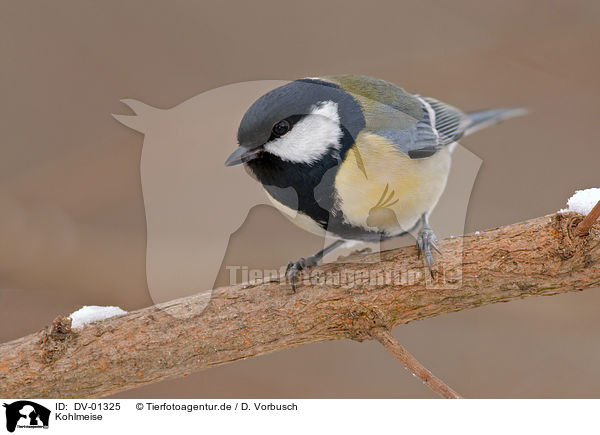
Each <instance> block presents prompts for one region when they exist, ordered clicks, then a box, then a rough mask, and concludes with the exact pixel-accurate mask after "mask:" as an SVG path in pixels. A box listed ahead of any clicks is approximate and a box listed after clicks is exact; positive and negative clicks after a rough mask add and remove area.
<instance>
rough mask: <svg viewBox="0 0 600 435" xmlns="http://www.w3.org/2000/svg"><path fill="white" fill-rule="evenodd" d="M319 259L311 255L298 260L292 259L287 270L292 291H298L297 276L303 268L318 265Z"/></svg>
mask: <svg viewBox="0 0 600 435" xmlns="http://www.w3.org/2000/svg"><path fill="white" fill-rule="evenodd" d="M318 262H319V261H318V259H317V258H316V257H315V256H314V255H311V256H310V257H306V258H300V259H299V260H298V261H290V262H289V263H288V265H287V268H286V270H285V274H286V276H287V277H288V279H289V280H290V283H291V284H292V291H293V292H294V293H296V276H298V273H299V272H300V271H301V270H304V269H308V268H309V267H313V266H316V265H317V263H318Z"/></svg>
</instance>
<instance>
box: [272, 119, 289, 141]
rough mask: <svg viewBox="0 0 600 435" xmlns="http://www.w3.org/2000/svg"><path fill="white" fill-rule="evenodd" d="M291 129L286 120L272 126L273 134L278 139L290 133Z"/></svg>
mask: <svg viewBox="0 0 600 435" xmlns="http://www.w3.org/2000/svg"><path fill="white" fill-rule="evenodd" d="M291 128H292V126H291V124H290V122H289V121H288V120H287V119H284V120H282V121H279V122H278V123H277V124H275V125H274V126H273V134H274V135H275V136H277V137H280V136H283V135H284V134H286V133H287V132H288V131H290V129H291Z"/></svg>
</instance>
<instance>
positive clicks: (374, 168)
mask: <svg viewBox="0 0 600 435" xmlns="http://www.w3.org/2000/svg"><path fill="white" fill-rule="evenodd" d="M523 113H524V111H523V110H522V109H494V110H483V111H478V112H470V113H464V112H462V111H460V110H458V109H457V108H455V107H453V106H450V105H448V104H445V103H442V102H441V101H438V100H435V99H433V98H429V97H423V96H420V95H417V94H412V93H409V92H407V91H405V90H404V89H402V88H400V87H398V86H396V85H394V84H392V83H389V82H386V81H384V80H380V79H376V78H372V77H366V76H359V75H335V76H324V77H317V78H304V79H299V80H296V81H293V82H291V83H288V84H286V85H284V86H281V87H279V88H276V89H274V90H272V91H270V92H268V93H266V94H265V95H263V96H262V97H260V98H259V99H258V100H256V101H255V102H254V103H253V104H252V105H251V106H250V108H249V109H248V110H247V112H246V113H245V115H244V116H243V118H242V120H241V123H240V126H239V129H238V135H237V137H238V143H239V147H238V148H237V149H236V150H235V151H234V152H233V153H232V154H231V155H230V156H229V158H228V159H227V160H226V162H225V165H227V166H233V165H238V164H240V163H243V164H244V165H245V166H246V167H247V169H248V170H249V172H250V174H251V175H252V176H253V177H255V178H256V179H257V180H258V181H259V182H260V183H262V185H263V187H264V189H265V191H266V194H267V196H268V197H269V199H270V200H271V201H272V203H273V204H274V205H275V207H276V208H278V209H279V210H280V211H281V212H282V213H283V214H284V215H285V216H286V217H288V218H289V219H290V220H292V222H294V223H295V224H296V225H298V226H300V227H301V228H303V229H305V230H308V231H310V232H313V233H315V234H318V235H321V236H323V235H330V236H333V237H335V238H337V239H338V240H337V241H335V242H334V243H332V244H331V245H329V246H327V247H326V248H325V249H323V250H321V251H319V252H317V253H316V254H314V255H311V256H309V257H306V258H301V259H299V260H298V261H296V262H290V263H289V264H288V268H287V275H288V277H289V278H290V281H291V284H292V289H293V290H294V291H295V290H296V286H295V279H296V276H297V274H298V272H299V271H300V270H302V269H304V268H307V267H310V266H314V265H316V264H317V263H318V262H319V261H320V260H321V259H322V258H323V256H325V255H326V254H327V253H329V252H331V251H332V250H334V249H336V248H337V247H339V246H341V245H343V244H344V243H346V241H349V240H359V241H366V242H375V241H381V240H385V239H389V238H393V237H398V236H401V235H404V234H406V233H407V232H410V231H413V230H416V229H417V228H419V231H418V236H417V249H418V252H419V255H420V254H421V253H422V254H423V256H424V258H425V261H426V264H427V267H428V268H429V271H430V273H432V264H433V262H434V258H433V253H432V249H435V250H437V251H438V252H439V249H438V247H437V245H436V237H435V234H434V233H433V231H432V229H431V227H430V226H429V221H428V218H429V214H430V213H431V211H432V210H433V208H434V207H435V205H436V204H437V202H438V200H439V198H440V196H441V195H442V193H443V191H444V188H445V186H446V181H447V178H448V174H449V171H450V161H451V153H452V150H453V148H454V146H455V145H456V141H457V140H458V139H460V138H461V137H462V136H464V135H467V134H470V133H472V132H474V131H476V130H479V129H481V128H484V127H487V126H489V125H492V124H495V123H497V122H499V121H502V120H504V119H507V118H511V117H513V116H518V115H521V114H523ZM432 274H433V273H432Z"/></svg>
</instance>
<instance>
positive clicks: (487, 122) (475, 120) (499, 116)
mask: <svg viewBox="0 0 600 435" xmlns="http://www.w3.org/2000/svg"><path fill="white" fill-rule="evenodd" d="M527 113H529V111H528V110H527V109H523V108H512V109H490V110H481V111H478V112H469V113H467V116H468V117H469V120H470V124H469V126H468V127H467V129H466V131H465V135H468V134H471V133H474V132H476V131H479V130H481V129H484V128H486V127H489V126H491V125H494V124H497V123H499V122H502V121H504V120H505V119H509V118H515V117H517V116H523V115H526V114H527Z"/></svg>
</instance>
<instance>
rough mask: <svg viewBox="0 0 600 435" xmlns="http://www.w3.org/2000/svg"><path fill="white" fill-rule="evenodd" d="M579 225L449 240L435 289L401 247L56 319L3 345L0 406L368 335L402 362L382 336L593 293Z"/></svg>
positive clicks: (598, 277) (534, 223) (527, 226)
mask: <svg viewBox="0 0 600 435" xmlns="http://www.w3.org/2000/svg"><path fill="white" fill-rule="evenodd" d="M580 221H581V216H580V215H578V214H575V213H566V214H553V215H550V216H545V217H540V218H536V219H532V220H529V221H526V222H523V223H517V224H514V225H509V226H506V227H501V228H497V229H493V230H490V231H486V232H483V233H481V234H476V235H468V236H464V237H458V238H452V239H446V240H444V241H442V242H440V243H439V246H440V249H441V250H442V253H443V255H441V256H439V257H438V259H437V261H438V263H437V272H438V273H437V274H436V276H437V279H436V281H435V282H431V280H430V278H429V275H428V274H426V273H424V267H423V263H422V260H420V259H418V258H417V255H416V249H415V248H414V247H406V248H401V249H396V250H392V251H386V252H382V253H380V257H378V255H379V254H369V255H364V256H360V257H357V258H355V259H354V262H350V261H349V260H344V261H345V262H344V263H336V264H325V265H323V266H320V267H318V268H315V270H314V271H312V273H311V277H312V278H313V280H312V282H311V281H307V282H302V283H301V284H300V285H299V287H298V292H297V293H296V294H291V291H290V287H289V284H288V283H284V282H279V281H268V282H262V283H253V284H246V285H236V286H230V287H224V288H219V289H216V290H214V291H212V294H211V292H210V291H208V292H202V293H199V294H197V295H194V296H191V297H187V298H183V299H179V300H175V301H172V302H169V303H165V304H159V305H156V306H152V307H148V308H145V309H141V310H138V311H134V312H131V313H128V314H127V315H125V316H121V317H117V318H113V319H108V320H105V321H103V322H99V323H96V324H93V325H90V326H87V327H85V328H84V329H82V330H73V331H72V330H71V329H70V319H68V318H57V320H56V321H55V322H54V324H53V325H51V326H49V327H47V328H45V329H44V330H42V331H41V332H39V333H37V334H31V335H29V336H26V337H23V338H20V339H18V340H15V341H11V342H9V343H5V344H2V345H0V396H2V397H32V398H33V397H65V398H66V397H101V396H106V395H109V394H114V393H117V392H119V391H123V390H127V389H130V388H135V387H137V386H140V385H145V384H151V383H154V382H158V381H162V380H165V379H169V378H174V377H178V376H186V375H187V374H189V373H190V372H192V371H195V370H200V369H205V368H209V367H212V366H215V365H220V364H225V363H228V362H232V361H236V360H239V359H244V358H250V357H253V356H256V355H261V354H265V353H268V352H273V351H276V350H282V349H286V348H290V347H294V346H299V345H302V344H306V343H312V342H317V341H324V340H334V339H341V338H350V339H354V340H359V341H360V340H364V339H372V338H373V336H375V337H376V338H378V339H379V340H380V341H381V340H384V341H386V342H387V343H388V344H387V347H388V349H391V350H393V351H394V353H401V352H402V351H400V349H401V348H399V347H398V345H396V344H393V342H390V341H389V340H387V339H386V337H387V335H386V334H384V333H383V332H379V331H382V330H390V329H391V328H392V327H394V326H396V325H400V324H404V323H408V322H411V321H414V320H420V319H425V318H428V317H433V316H438V315H440V314H444V313H448V312H453V311H460V310H464V309H469V308H474V307H478V306H481V305H486V304H492V303H496V302H505V301H509V300H513V299H518V298H523V297H526V296H532V295H551V294H556V293H564V292H568V291H576V290H582V289H584V288H589V287H596V286H600V225H599V224H595V225H594V226H592V227H591V229H590V230H589V233H588V235H587V236H585V237H578V236H576V235H575V234H574V230H575V227H576V226H577V224H578V223H579V222H580ZM344 277H347V278H348V279H345V278H344ZM323 279H324V282H319V281H320V280H323ZM207 298H210V302H209V303H208V306H207V307H206V308H205V309H204V307H205V303H206V301H207ZM387 338H389V337H387ZM415 367H416V366H415ZM423 370H424V369H423ZM427 376H432V375H430V374H425V372H423V376H422V377H421V378H422V379H423V378H424V377H427ZM429 379H431V380H433V379H435V378H433V377H431V378H429Z"/></svg>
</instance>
